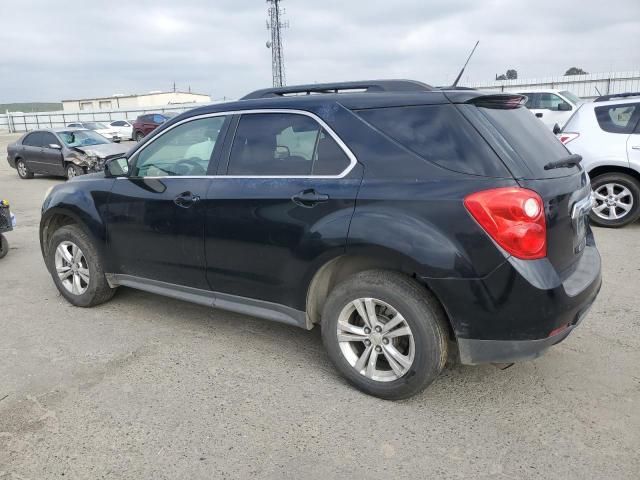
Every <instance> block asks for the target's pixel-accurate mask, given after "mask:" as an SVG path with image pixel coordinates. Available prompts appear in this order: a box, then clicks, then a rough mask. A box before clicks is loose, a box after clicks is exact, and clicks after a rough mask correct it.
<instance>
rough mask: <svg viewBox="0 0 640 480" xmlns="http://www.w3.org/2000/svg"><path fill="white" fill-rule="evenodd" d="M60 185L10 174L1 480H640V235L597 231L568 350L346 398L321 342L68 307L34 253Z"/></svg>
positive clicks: (166, 309)
mask: <svg viewBox="0 0 640 480" xmlns="http://www.w3.org/2000/svg"><path fill="white" fill-rule="evenodd" d="M11 138H15V136H13V137H9V136H4V137H0V152H4V151H5V147H6V144H7V142H8V141H9V140H10V139H11ZM61 181H62V180H60V179H52V178H43V177H36V178H35V179H33V180H28V181H25V180H20V179H19V178H18V176H17V174H16V173H15V171H14V170H12V169H10V168H9V167H8V166H7V164H6V162H5V161H4V159H1V161H0V197H4V198H8V199H10V200H11V202H12V208H13V210H14V212H15V213H16V215H17V217H18V222H19V223H18V228H17V229H16V230H15V231H14V232H12V233H10V234H9V235H8V238H9V241H10V242H11V245H12V247H11V250H10V252H9V255H8V256H7V257H6V258H4V259H2V260H0V479H2V480H4V479H38V480H40V479H48V478H62V476H64V478H79V479H85V478H91V479H95V478H109V479H127V478H131V479H176V478H185V479H187V478H188V479H199V478H203V479H204V478H207V479H210V478H278V479H281V478H284V479H287V478H290V479H298V478H305V479H315V478H318V479H320V478H323V479H328V478H365V477H367V478H437V479H445V478H447V479H448V478H473V479H482V478H487V479H488V478H491V479H497V478H505V479H540V478H544V479H580V480H584V479H591V478H607V479H638V478H640V473H639V472H640V369H639V367H640V295H639V293H638V289H639V288H640V224H635V225H632V226H630V227H627V228H625V229H622V230H604V229H597V230H596V236H597V240H598V243H599V246H600V250H601V253H602V256H603V264H604V285H603V288H602V293H601V295H600V297H599V298H598V301H597V303H596V304H595V306H594V308H593V310H592V311H591V314H590V315H589V317H588V318H587V319H586V321H585V322H584V323H583V324H582V325H581V327H580V328H578V329H577V330H576V331H575V332H574V334H573V335H571V336H570V337H569V338H568V339H567V340H566V341H565V342H564V343H562V344H560V345H558V346H556V347H555V348H553V349H551V350H550V351H549V352H548V353H547V355H545V356H544V357H542V358H540V359H538V360H535V361H532V362H526V363H522V364H517V365H514V366H513V367H511V368H509V369H507V370H504V371H501V370H498V369H497V368H495V367H493V366H482V367H464V366H455V367H448V368H447V369H446V370H445V371H444V373H443V375H442V376H441V378H439V379H438V380H437V381H436V382H435V383H434V384H432V385H431V387H430V388H428V389H427V390H426V391H425V392H424V393H423V394H421V395H418V396H416V397H414V398H412V399H410V400H406V401H402V402H395V403H393V402H386V401H382V400H378V399H376V398H372V397H368V396H366V395H363V394H361V393H359V392H358V391H356V390H354V389H353V388H351V387H349V386H348V385H346V384H345V382H344V381H343V380H342V379H341V378H340V377H339V376H338V375H337V373H336V372H335V370H334V369H333V367H332V366H331V364H330V362H329V359H328V358H327V356H326V354H325V353H324V351H323V348H322V345H321V342H320V335H319V333H320V332H319V330H318V329H316V330H315V331H311V332H307V331H303V330H299V329H296V328H293V327H288V326H284V325H279V324H275V323H269V322H266V321H261V320H258V319H255V318H250V317H245V316H242V315H236V314H231V313H225V312H221V311H214V310H210V309H208V308H205V307H200V306H196V305H190V304H187V303H183V302H180V301H177V300H171V299H165V298H161V297H157V296H154V295H151V294H147V293H142V292H137V291H134V290H128V289H124V288H123V289H121V291H119V292H118V294H117V295H116V297H115V298H114V299H113V301H111V302H110V303H107V304H105V305H103V306H100V307H97V308H94V309H89V310H84V309H79V308H74V307H72V306H70V305H69V304H68V303H67V302H66V301H65V300H64V299H62V298H61V297H60V295H59V294H58V292H57V290H56V288H55V287H54V285H53V283H52V281H51V279H50V277H49V274H48V273H47V271H46V270H45V267H44V265H43V262H42V259H41V256H40V249H39V246H38V222H39V208H40V204H41V201H42V198H43V195H44V193H45V190H46V189H47V188H48V187H49V186H51V185H55V184H57V183H59V182H61Z"/></svg>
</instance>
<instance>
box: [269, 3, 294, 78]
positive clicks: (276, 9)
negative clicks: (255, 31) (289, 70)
mask: <svg viewBox="0 0 640 480" xmlns="http://www.w3.org/2000/svg"><path fill="white" fill-rule="evenodd" d="M281 1H282V0H267V3H269V4H270V6H269V10H268V13H269V19H268V20H267V30H271V40H270V41H268V42H267V48H270V49H271V73H272V76H273V86H274V87H284V86H285V85H286V80H285V76H284V51H283V46H282V34H281V30H282V29H283V28H288V27H289V22H283V21H282V15H283V14H284V13H285V11H284V9H282V8H280V2H281Z"/></svg>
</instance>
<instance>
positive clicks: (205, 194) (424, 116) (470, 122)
mask: <svg viewBox="0 0 640 480" xmlns="http://www.w3.org/2000/svg"><path fill="white" fill-rule="evenodd" d="M525 101H526V97H524V96H521V95H511V94H483V93H480V92H478V91H474V90H468V89H449V90H447V89H437V88H433V87H430V86H428V85H425V84H423V83H420V82H414V81H407V80H386V81H369V82H348V83H334V84H321V85H307V86H298V87H283V88H275V89H264V90H258V91H256V92H253V93H251V94H249V95H247V96H246V97H244V98H243V99H242V100H240V101H236V102H232V103H222V104H215V105H209V106H204V107H200V108H196V109H193V110H191V111H188V112H186V113H183V114H181V115H179V116H178V117H176V118H173V119H171V120H169V121H168V122H166V123H165V124H163V125H161V126H160V127H158V129H156V130H155V131H154V132H153V133H151V134H150V135H149V136H148V137H146V138H145V139H144V140H143V141H142V142H141V143H140V144H138V145H136V146H135V147H134V148H133V150H132V151H130V152H129V153H128V154H127V155H126V156H125V157H121V158H115V159H110V160H109V161H108V162H107V163H106V166H105V169H104V172H100V173H93V174H90V175H83V176H81V177H77V178H74V179H73V180H72V181H69V182H66V183H64V184H60V185H57V186H55V187H53V188H52V189H51V190H50V191H49V192H48V194H47V196H46V199H45V201H44V204H43V208H42V219H41V223H40V241H41V247H42V254H43V256H44V260H45V262H46V265H47V268H48V270H49V272H50V273H51V276H52V278H53V281H54V282H55V284H56V286H57V288H58V290H59V291H60V292H61V294H62V296H64V297H65V298H66V299H67V300H68V301H69V302H70V303H72V304H73V305H76V306H80V307H91V306H94V305H98V304H100V303H102V302H106V301H107V300H109V299H110V298H111V297H112V296H113V295H114V293H115V291H116V289H117V287H119V286H126V287H132V288H137V289H141V290H145V291H147V292H152V293H156V294H160V295H165V296H169V297H173V298H178V299H181V300H186V301H189V302H194V303H199V304H202V305H207V306H209V307H214V308H218V309H224V310H229V311H233V312H240V313H244V314H249V315H253V316H256V317H262V318H265V319H268V320H274V321H277V322H283V323H286V324H290V325H295V326H298V327H302V328H305V329H311V328H313V327H314V326H315V325H319V326H320V328H321V331H322V339H323V343H324V345H325V347H326V350H327V352H328V355H329V357H330V358H331V360H332V361H333V363H334V364H335V366H336V368H337V369H338V370H339V371H340V372H341V374H342V375H343V376H344V377H345V378H346V379H347V380H348V381H349V382H350V383H352V384H353V385H355V386H356V387H357V388H359V389H361V390H362V391H364V392H366V393H368V394H371V395H375V396H378V397H381V398H386V399H400V398H406V397H409V396H411V395H414V394H415V393H417V392H420V391H421V390H422V389H424V388H425V387H426V386H427V385H429V384H430V383H431V382H432V381H433V380H434V379H435V378H436V377H437V375H438V374H439V373H440V372H441V370H442V369H443V367H444V365H445V361H446V359H447V357H448V352H449V351H450V350H452V349H455V350H454V351H455V352H456V356H457V357H458V358H459V360H460V361H461V362H462V363H464V364H480V363H490V362H496V363H507V362H509V363H510V362H514V361H518V360H526V359H531V358H535V357H537V356H539V355H540V354H541V353H542V352H543V351H544V350H545V349H547V348H548V347H550V346H552V345H554V344H557V343H558V342H561V341H562V340H564V339H565V338H566V337H567V336H568V335H569V333H570V332H571V331H572V330H573V329H574V328H575V327H576V325H578V324H579V323H580V321H581V320H582V319H583V318H584V316H585V314H586V313H587V311H588V309H589V307H590V306H591V304H592V303H593V301H594V300H595V298H596V295H597V294H598V291H599V289H600V284H601V277H600V268H601V267H600V256H599V253H598V250H597V249H596V246H595V243H594V238H593V235H592V233H591V229H590V227H589V223H588V215H589V212H590V209H591V196H590V192H591V190H590V184H589V178H588V176H587V175H586V173H585V171H584V169H583V167H582V166H581V164H580V157H579V156H578V155H571V154H570V153H569V152H568V151H567V149H566V148H565V147H564V146H563V145H562V144H561V143H560V142H559V141H558V140H557V139H556V138H555V137H554V136H553V134H552V133H551V132H550V131H548V129H546V128H545V127H544V125H543V124H542V122H540V121H539V120H537V119H536V118H535V117H534V116H533V115H532V114H531V113H530V112H529V111H528V110H527V109H526V108H525V107H524V102H525Z"/></svg>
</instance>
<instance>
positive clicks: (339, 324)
mask: <svg viewBox="0 0 640 480" xmlns="http://www.w3.org/2000/svg"><path fill="white" fill-rule="evenodd" d="M322 339H323V342H324V345H325V348H326V349H327V352H328V353H329V357H330V358H331V360H332V361H333V363H334V364H335V366H336V367H337V368H338V370H339V371H340V372H341V373H342V374H343V375H344V376H345V378H346V379H347V380H348V381H349V382H350V383H351V384H353V385H354V386H356V387H357V388H359V389H360V390H362V391H363V392H365V393H367V394H369V395H374V396H376V397H380V398H384V399H388V400H397V399H402V398H407V397H410V396H412V395H415V394H416V393H418V392H420V391H422V390H423V389H424V388H426V387H427V386H428V385H429V384H430V383H431V382H433V380H434V379H435V378H436V377H437V376H438V374H439V373H440V372H441V371H442V369H443V368H444V364H445V362H446V359H447V328H446V318H445V315H444V312H443V310H442V308H441V306H440V304H439V303H438V301H437V300H436V299H435V298H434V297H433V296H432V295H431V294H430V293H429V292H428V291H427V290H426V289H424V288H423V287H422V286H420V285H419V284H417V283H416V282H415V281H414V280H412V279H410V278H408V277H405V276H404V275H401V274H398V273H394V272H388V271H382V270H377V271H373V270H372V271H367V272H362V273H358V274H355V275H353V276H352V277H349V278H348V279H347V280H345V281H343V282H342V283H340V284H339V285H338V286H337V287H336V288H335V289H334V290H333V291H332V292H331V294H330V295H329V298H328V299H327V302H326V304H325V307H324V310H323V314H322Z"/></svg>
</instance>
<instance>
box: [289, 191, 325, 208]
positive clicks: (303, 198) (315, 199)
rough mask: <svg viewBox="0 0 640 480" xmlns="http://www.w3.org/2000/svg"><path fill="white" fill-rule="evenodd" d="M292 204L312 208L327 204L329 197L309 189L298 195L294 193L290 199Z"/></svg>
mask: <svg viewBox="0 0 640 480" xmlns="http://www.w3.org/2000/svg"><path fill="white" fill-rule="evenodd" d="M291 200H293V203H295V204H296V205H299V206H301V207H305V208H311V207H314V206H315V205H316V204H318V203H323V202H327V201H328V200H329V195H326V194H324V193H318V192H316V191H315V190H314V189H313V188H309V189H307V190H303V191H301V192H299V193H296V194H295V195H294V196H293V197H291Z"/></svg>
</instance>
